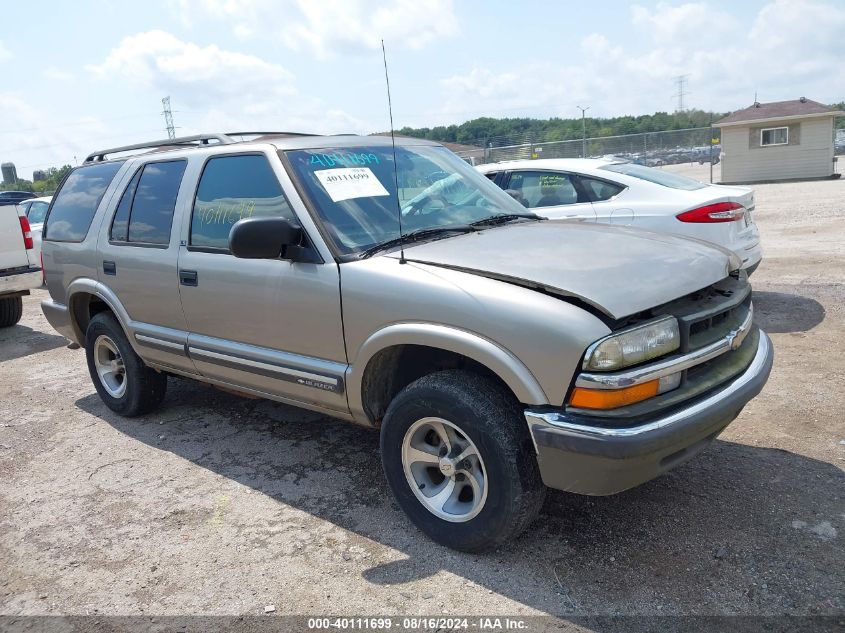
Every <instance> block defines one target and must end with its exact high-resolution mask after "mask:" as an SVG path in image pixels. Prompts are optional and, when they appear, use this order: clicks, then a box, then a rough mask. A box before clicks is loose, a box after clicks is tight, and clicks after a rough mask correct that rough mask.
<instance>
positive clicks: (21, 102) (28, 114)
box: [0, 93, 114, 180]
mask: <svg viewBox="0 0 845 633" xmlns="http://www.w3.org/2000/svg"><path fill="white" fill-rule="evenodd" d="M0 121H4V122H13V123H14V124H13V125H9V127H8V128H6V129H4V130H3V132H2V133H1V134H0V143H2V146H3V152H4V160H8V158H7V157H8V156H12V157H16V158H15V163H16V167H17V170H18V176H19V177H20V178H26V179H27V180H29V179H31V178H32V171H33V170H34V169H42V168H45V167H52V166H60V165H62V164H65V163H69V162H72V157H73V156H75V155H76V156H79V159H80V160H82V157H83V155H84V152H86V151H88V150H90V149H91V148H90V143H89V141H88V139H89V138H91V137H93V138H101V139H109V138H113V137H112V136H111V135H113V134H114V130H110V129H109V128H108V127H107V126H106V125H105V124H104V123H103V122H102V121H101V120H99V119H98V118H96V117H91V116H88V117H85V118H83V119H79V120H76V121H71V122H66V123H65V124H64V125H61V124H57V123H56V122H55V120H54V119H53V118H52V117H51V116H50V115H49V114H47V113H46V112H44V111H43V110H42V109H41V108H40V107H39V106H38V104H33V103H31V102H30V101H28V100H26V99H24V98H22V97H20V96H18V95H15V94H12V93H0ZM7 125H8V123H7Z"/></svg>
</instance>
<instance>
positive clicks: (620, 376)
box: [575, 304, 754, 389]
mask: <svg viewBox="0 0 845 633" xmlns="http://www.w3.org/2000/svg"><path fill="white" fill-rule="evenodd" d="M753 320H754V305H753V304H751V305H750V307H749V310H748V316H746V317H745V319H744V320H743V322H742V324H741V325H740V326H739V327H738V328H737V329H735V330H731V331H730V332H728V334H727V335H726V336H725V337H724V338H722V339H720V340H718V341H716V342H715V343H711V344H710V345H707V346H705V347H702V348H701V349H697V350H695V351H694V352H690V353H689V354H685V355H684V356H678V357H676V358H670V359H668V360H664V361H658V362H656V363H652V364H650V365H645V366H644V367H637V368H636V369H631V370H628V371H622V372H615V373H612V374H609V373H582V374H579V375H578V378H577V379H576V380H575V386H576V387H586V388H588V389H621V388H623V387H631V386H633V385H638V384H640V383H644V382H649V381H651V380H656V379H658V378H662V377H664V376H668V375H670V374H675V373H677V372H679V371H683V370H685V369H689V368H690V367H695V366H696V365H700V364H701V363H706V362H707V361H708V360H712V359H714V358H716V357H717V356H721V355H722V354H724V353H726V352H729V351H731V350H733V349H736V348H737V347H739V346H740V345H742V342H743V341H744V340H745V337H746V336H748V333H749V332H750V331H751V323H752V321H753Z"/></svg>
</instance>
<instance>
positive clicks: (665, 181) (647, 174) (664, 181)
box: [599, 163, 707, 191]
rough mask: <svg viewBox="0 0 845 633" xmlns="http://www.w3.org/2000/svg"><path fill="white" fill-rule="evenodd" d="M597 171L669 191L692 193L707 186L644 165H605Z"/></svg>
mask: <svg viewBox="0 0 845 633" xmlns="http://www.w3.org/2000/svg"><path fill="white" fill-rule="evenodd" d="M599 169H606V170H607V171H613V172H616V173H617V174H624V175H626V176H633V177H634V178H639V179H640V180H647V181H648V182H653V183H655V184H657V185H663V186H664V187H669V188H671V189H684V190H686V191H694V190H695V189H703V188H704V187H706V186H707V185H706V184H704V183H703V182H699V181H697V180H693V179H692V178H687V177H686V176H679V175H678V174H673V173H670V172H666V171H661V170H659V169H652V168H651V167H645V166H644V165H635V164H634V163H615V164H613V165H605V166H604V167H599Z"/></svg>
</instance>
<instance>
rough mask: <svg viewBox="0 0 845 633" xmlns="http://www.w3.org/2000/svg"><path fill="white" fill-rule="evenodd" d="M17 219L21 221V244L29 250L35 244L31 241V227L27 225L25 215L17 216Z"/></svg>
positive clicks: (27, 221)
mask: <svg viewBox="0 0 845 633" xmlns="http://www.w3.org/2000/svg"><path fill="white" fill-rule="evenodd" d="M18 219H19V220H20V221H21V233H23V245H24V247H25V248H26V249H27V250H29V249H31V248H33V247H34V246H35V244H33V242H32V229H31V228H30V226H29V220H27V219H26V216H25V215H20V216H18Z"/></svg>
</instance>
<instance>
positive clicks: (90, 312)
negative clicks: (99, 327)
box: [70, 292, 114, 342]
mask: <svg viewBox="0 0 845 633" xmlns="http://www.w3.org/2000/svg"><path fill="white" fill-rule="evenodd" d="M70 309H71V314H72V315H73V323H74V326H75V327H76V329H77V331H78V332H79V335H80V336H79V339H80V341H82V342H84V341H85V332H86V331H87V330H88V324H89V323H91V319H93V318H94V316H95V315H97V314H99V313H100V312H111V313H112V314H114V311H113V310H112V309H111V307H109V304H107V303H106V302H105V301H103V300H102V299H100V297H98V296H96V295H92V294H89V293H87V292H80V293H77V294H75V295H73V298H72V299H71V307H70Z"/></svg>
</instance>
